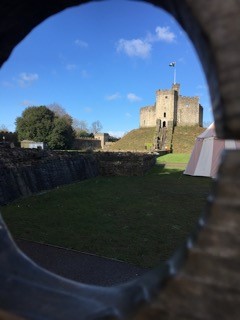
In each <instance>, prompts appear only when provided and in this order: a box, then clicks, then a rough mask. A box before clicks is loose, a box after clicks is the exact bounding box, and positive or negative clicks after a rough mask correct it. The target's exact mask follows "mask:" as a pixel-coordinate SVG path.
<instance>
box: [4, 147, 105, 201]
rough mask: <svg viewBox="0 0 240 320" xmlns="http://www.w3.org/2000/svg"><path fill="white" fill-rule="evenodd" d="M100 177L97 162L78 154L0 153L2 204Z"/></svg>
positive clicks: (13, 151) (10, 150)
mask: <svg viewBox="0 0 240 320" xmlns="http://www.w3.org/2000/svg"><path fill="white" fill-rule="evenodd" d="M97 175H99V168H98V164H97V161H96V159H95V158H94V157H93V156H92V155H90V154H87V155H81V154H79V153H77V152H75V153H68V152H49V151H39V150H26V149H22V150H21V149H1V150H0V204H6V203H8V202H10V201H12V200H14V199H16V198H19V197H22V196H29V195H32V194H34V193H38V192H40V191H43V190H49V189H53V188H56V187H57V186H61V185H64V184H68V183H72V182H74V181H80V180H84V179H88V178H92V177H95V176H97Z"/></svg>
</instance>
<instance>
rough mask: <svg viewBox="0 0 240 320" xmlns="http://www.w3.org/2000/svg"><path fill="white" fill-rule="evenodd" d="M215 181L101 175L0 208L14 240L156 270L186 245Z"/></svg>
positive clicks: (176, 172) (166, 174)
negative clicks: (180, 247)
mask: <svg viewBox="0 0 240 320" xmlns="http://www.w3.org/2000/svg"><path fill="white" fill-rule="evenodd" d="M210 182H211V180H210V179H208V178H198V177H190V176H185V175H183V174H182V171H181V170H180V169H174V168H171V169H167V168H164V165H160V164H158V165H156V166H155V167H154V168H153V169H152V170H151V171H150V172H149V173H148V174H146V175H145V176H143V177H97V178H94V179H90V180H85V181H82V182H79V183H75V184H71V185H66V186H63V187H59V188H57V189H55V190H52V191H50V192H46V193H42V194H39V195H35V196H32V197H29V198H25V199H21V200H17V201H15V202H14V203H12V204H10V205H7V206H3V207H1V212H2V214H3V217H4V220H5V221H6V223H7V225H8V226H9V228H10V230H11V232H12V234H13V236H14V237H16V238H24V239H28V240H33V241H39V242H43V243H49V244H54V245H59V246H63V247H68V248H74V249H76V250H80V251H84V252H88V253H94V254H98V255H102V256H107V257H111V258H117V259H120V260H124V261H127V262H131V263H134V264H136V265H139V266H144V267H152V266H154V265H156V264H157V263H159V262H160V261H163V260H165V259H167V258H168V257H169V255H170V254H171V253H172V252H173V250H174V249H175V248H176V247H177V246H178V245H180V244H181V243H182V241H183V240H184V239H185V237H186V236H187V235H188V233H189V232H190V231H191V230H192V228H193V226H194V225H195V223H196V220H197V217H198V216H199V214H200V213H201V211H202V208H203V206H204V202H205V198H206V195H207V193H208V191H209V188H210Z"/></svg>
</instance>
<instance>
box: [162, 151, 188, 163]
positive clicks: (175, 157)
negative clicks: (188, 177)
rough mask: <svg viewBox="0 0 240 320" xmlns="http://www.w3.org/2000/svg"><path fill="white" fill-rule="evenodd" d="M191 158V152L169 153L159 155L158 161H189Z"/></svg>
mask: <svg viewBox="0 0 240 320" xmlns="http://www.w3.org/2000/svg"><path fill="white" fill-rule="evenodd" d="M189 159H190V154H189V153H169V154H166V155H164V156H161V157H158V159H157V163H168V162H169V163H188V161H189Z"/></svg>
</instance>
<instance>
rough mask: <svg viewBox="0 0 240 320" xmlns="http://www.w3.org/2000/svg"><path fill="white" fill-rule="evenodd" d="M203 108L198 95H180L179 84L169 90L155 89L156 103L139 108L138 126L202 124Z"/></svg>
mask: <svg viewBox="0 0 240 320" xmlns="http://www.w3.org/2000/svg"><path fill="white" fill-rule="evenodd" d="M202 121H203V108H202V106H201V105H200V104H199V98H198V97H183V96H181V95H180V84H178V83H176V84H173V85H172V88H171V89H169V90H157V91H156V103H155V105H154V106H148V107H144V108H141V109H140V127H154V126H156V123H158V125H160V127H174V126H177V125H178V126H179V125H189V126H192V125H199V126H202Z"/></svg>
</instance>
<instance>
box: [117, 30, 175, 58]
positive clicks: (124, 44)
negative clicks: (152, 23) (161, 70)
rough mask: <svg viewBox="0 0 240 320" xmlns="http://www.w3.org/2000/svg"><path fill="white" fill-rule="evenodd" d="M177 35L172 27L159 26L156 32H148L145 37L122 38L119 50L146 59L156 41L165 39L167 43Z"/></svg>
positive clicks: (118, 44)
mask: <svg viewBox="0 0 240 320" xmlns="http://www.w3.org/2000/svg"><path fill="white" fill-rule="evenodd" d="M175 39H176V35H175V34H174V33H173V32H172V31H170V27H168V26H167V27H160V26H157V27H156V29H155V33H154V34H152V33H148V34H147V36H146V37H145V38H138V39H131V40H126V39H120V40H118V42H117V52H123V53H125V54H126V55H128V56H129V57H139V58H142V59H146V58H148V57H149V56H150V53H151V51H152V44H153V43H154V42H158V41H163V42H167V43H171V42H174V41H175Z"/></svg>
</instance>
